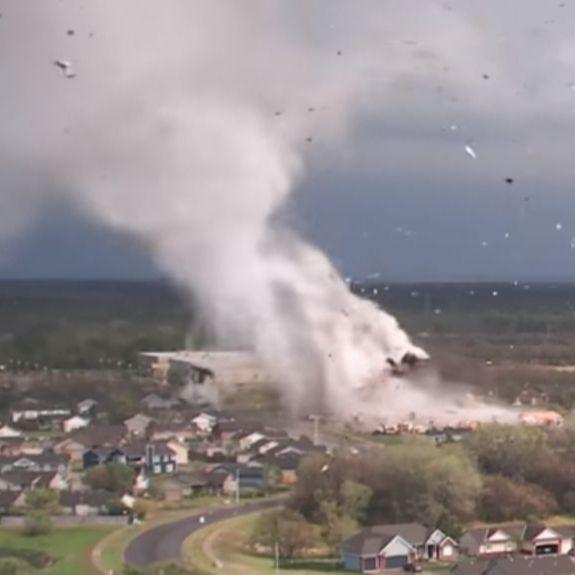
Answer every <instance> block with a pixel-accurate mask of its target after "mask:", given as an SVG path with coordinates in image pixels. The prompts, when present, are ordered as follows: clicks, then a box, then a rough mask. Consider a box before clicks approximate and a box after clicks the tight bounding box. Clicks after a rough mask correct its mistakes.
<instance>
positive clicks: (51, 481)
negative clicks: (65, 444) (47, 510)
mask: <svg viewBox="0 0 575 575" xmlns="http://www.w3.org/2000/svg"><path fill="white" fill-rule="evenodd" d="M39 488H50V489H55V490H58V491H59V490H62V489H68V481H67V480H66V478H65V477H64V476H63V475H62V474H60V473H59V472H57V471H56V472H50V471H47V472H46V471H27V470H17V471H9V472H6V473H2V475H0V492H2V491H11V492H21V491H30V490H32V489H39Z"/></svg>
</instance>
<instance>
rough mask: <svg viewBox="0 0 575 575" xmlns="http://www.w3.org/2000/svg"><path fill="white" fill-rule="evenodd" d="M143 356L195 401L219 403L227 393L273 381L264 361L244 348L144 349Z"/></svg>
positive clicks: (161, 377) (146, 363) (158, 373)
mask: <svg viewBox="0 0 575 575" xmlns="http://www.w3.org/2000/svg"><path fill="white" fill-rule="evenodd" d="M140 358H141V363H142V365H144V366H145V368H146V369H148V370H149V371H150V372H151V373H152V375H153V376H154V377H155V378H156V379H158V380H159V381H161V382H163V383H164V384H168V382H169V383H170V384H176V385H181V392H180V397H181V398H182V399H184V400H185V401H187V402H188V403H191V404H194V405H212V406H218V405H219V403H220V400H221V398H222V395H224V394H225V393H229V392H232V391H237V390H239V389H241V388H242V387H245V386H251V385H258V384H262V383H268V382H270V381H271V378H270V376H269V374H268V372H267V371H266V370H265V368H264V366H263V365H262V363H261V362H260V361H259V360H258V359H257V358H256V357H255V356H254V355H253V354H252V353H249V352H244V351H167V352H143V353H141V354H140Z"/></svg>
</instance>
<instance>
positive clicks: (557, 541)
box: [521, 523, 575, 555]
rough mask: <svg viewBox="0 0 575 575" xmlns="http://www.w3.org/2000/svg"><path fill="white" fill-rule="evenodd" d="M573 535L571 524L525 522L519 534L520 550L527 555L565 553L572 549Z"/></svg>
mask: <svg viewBox="0 0 575 575" xmlns="http://www.w3.org/2000/svg"><path fill="white" fill-rule="evenodd" d="M574 536H575V529H574V527H573V526H561V527H547V526H546V525H545V524H543V523H533V524H527V525H526V526H525V529H524V531H523V533H522V536H521V551H522V552H523V553H527V554H529V555H567V554H568V553H569V552H570V551H571V549H573V537H574Z"/></svg>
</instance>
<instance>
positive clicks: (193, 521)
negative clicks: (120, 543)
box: [124, 499, 283, 567]
mask: <svg viewBox="0 0 575 575" xmlns="http://www.w3.org/2000/svg"><path fill="white" fill-rule="evenodd" d="M282 504H283V501H282V500H278V499H271V500H270V499H268V500H264V501H261V500H260V501H254V502H250V503H245V504H244V505H240V506H234V507H225V508H220V509H214V510H211V511H210V510H207V511H205V512H203V513H198V514H196V515H191V516H190V517H186V518H185V519H178V520H177V521H174V522H172V523H166V524H164V525H160V526H158V527H154V528H152V529H149V530H148V531H144V532H143V533H142V534H141V535H138V537H136V538H135V539H133V540H132V541H131V542H130V544H129V545H128V547H127V548H126V551H125V552H124V561H125V562H126V563H128V564H130V565H134V566H135V567H148V566H150V565H152V564H154V563H158V562H162V563H163V562H172V563H176V562H177V563H180V562H181V551H182V545H183V543H184V541H185V540H186V539H187V538H188V537H189V536H190V535H191V534H192V533H194V531H197V530H198V529H201V528H202V527H206V526H207V525H212V524H214V523H218V522H219V521H225V520H226V519H231V518H232V517H239V516H241V515H248V514H249V513H254V512H255V511H263V510H265V509H272V508H274V507H279V506H281V505H282ZM202 516H203V517H204V519H205V521H204V523H200V517H202Z"/></svg>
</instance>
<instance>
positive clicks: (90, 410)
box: [76, 399, 98, 417]
mask: <svg viewBox="0 0 575 575" xmlns="http://www.w3.org/2000/svg"><path fill="white" fill-rule="evenodd" d="M96 405H98V402H97V401H96V400H95V399H84V400H83V401H80V402H79V403H78V404H77V405H76V412H77V413H78V415H81V416H82V417H89V416H91V415H94V410H95V409H96Z"/></svg>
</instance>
